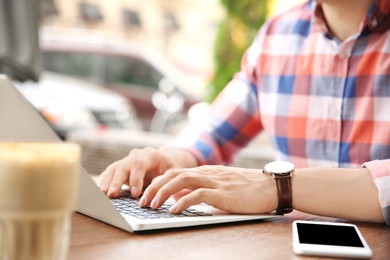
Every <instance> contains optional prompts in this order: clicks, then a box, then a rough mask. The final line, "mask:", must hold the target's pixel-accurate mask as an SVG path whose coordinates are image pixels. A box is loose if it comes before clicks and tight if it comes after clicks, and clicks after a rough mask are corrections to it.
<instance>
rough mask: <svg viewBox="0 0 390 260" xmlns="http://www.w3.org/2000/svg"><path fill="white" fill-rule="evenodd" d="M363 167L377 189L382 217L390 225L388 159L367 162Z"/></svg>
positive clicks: (389, 173)
mask: <svg viewBox="0 0 390 260" xmlns="http://www.w3.org/2000/svg"><path fill="white" fill-rule="evenodd" d="M363 166H364V167H366V168H367V169H368V171H369V172H370V174H371V177H372V179H373V181H374V183H375V185H376V187H377V189H378V196H379V202H380V205H381V207H382V212H383V216H384V218H385V221H386V224H387V225H390V159H387V160H376V161H371V162H367V163H365V164H364V165H363Z"/></svg>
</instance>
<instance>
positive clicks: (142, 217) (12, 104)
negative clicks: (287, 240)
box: [0, 75, 280, 232]
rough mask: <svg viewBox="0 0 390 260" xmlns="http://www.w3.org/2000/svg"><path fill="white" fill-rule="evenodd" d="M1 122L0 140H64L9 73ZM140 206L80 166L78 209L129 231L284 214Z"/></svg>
mask: <svg viewBox="0 0 390 260" xmlns="http://www.w3.org/2000/svg"><path fill="white" fill-rule="evenodd" d="M0 122H1V123H0V141H18V142H22V141H24V142H61V139H60V138H59V137H58V136H57V134H56V133H55V132H54V131H53V130H52V128H51V126H50V125H49V124H48V123H47V122H46V120H45V119H44V118H43V117H42V116H41V115H40V114H39V113H38V112H37V111H36V110H35V108H34V107H33V106H32V105H31V104H30V103H29V102H28V101H27V100H26V99H25V98H24V97H23V95H22V94H21V93H20V92H19V90H18V89H17V88H16V87H15V86H14V84H13V83H12V81H11V80H10V79H9V78H8V77H7V76H5V75H0ZM137 206H138V202H131V201H130V196H129V193H128V192H126V190H123V191H122V192H121V195H120V196H119V197H118V198H115V199H109V198H108V197H107V196H106V195H105V194H104V193H103V192H101V190H100V189H99V188H98V186H97V185H96V183H95V181H94V180H93V179H92V178H91V176H90V175H89V174H88V173H87V172H86V170H85V169H84V168H83V167H82V166H80V181H79V199H78V203H77V207H76V209H75V210H76V211H78V212H79V213H82V214H84V215H87V216H89V217H92V218H94V219H97V220H100V221H102V222H105V223H107V224H110V225H112V226H115V227H117V228H120V229H122V230H125V231H128V232H138V231H145V230H156V229H166V228H180V227H189V226H201V225H208V224H218V223H229V222H240V221H249V220H259V219H266V218H272V217H278V216H280V215H276V214H259V215H240V214H229V213H227V212H224V211H221V210H218V209H216V208H214V207H211V206H209V205H206V204H199V205H195V206H192V207H190V208H189V209H188V210H187V211H185V212H183V214H180V215H171V214H168V213H167V210H168V207H169V205H168V206H163V207H162V208H160V209H157V210H153V209H150V208H146V209H143V208H140V207H139V206H138V207H137ZM130 208H135V211H136V212H138V213H140V214H138V215H137V214H136V213H132V212H130V211H129V209H130ZM145 211H146V212H145ZM160 213H161V214H160Z"/></svg>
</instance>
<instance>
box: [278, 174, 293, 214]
mask: <svg viewBox="0 0 390 260" xmlns="http://www.w3.org/2000/svg"><path fill="white" fill-rule="evenodd" d="M274 179H275V181H276V187H277V190H278V208H277V209H276V213H278V214H285V213H290V212H291V211H292V210H293V207H292V192H291V176H290V175H286V176H280V175H274Z"/></svg>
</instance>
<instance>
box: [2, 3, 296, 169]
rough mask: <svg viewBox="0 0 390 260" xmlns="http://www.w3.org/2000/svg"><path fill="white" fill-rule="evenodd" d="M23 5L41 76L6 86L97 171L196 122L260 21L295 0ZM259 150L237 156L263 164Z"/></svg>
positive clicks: (265, 155)
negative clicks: (31, 18)
mask: <svg viewBox="0 0 390 260" xmlns="http://www.w3.org/2000/svg"><path fill="white" fill-rule="evenodd" d="M33 2H37V3H39V11H38V12H39V15H38V18H39V22H38V26H39V49H40V51H41V54H42V55H41V65H42V67H41V69H42V70H41V73H40V74H39V80H38V81H34V80H22V81H23V82H22V81H20V80H15V84H16V85H17V87H18V89H19V90H20V91H21V93H22V94H23V95H24V96H25V97H26V99H28V100H29V101H30V102H31V103H32V105H33V106H34V107H35V108H36V109H37V111H38V112H39V113H41V114H42V116H43V117H44V118H45V119H46V120H47V122H48V123H49V124H50V125H51V126H52V127H53V129H54V130H55V131H56V132H57V133H58V134H59V136H60V137H61V138H62V139H64V140H70V141H75V142H78V143H80V144H82V145H83V149H84V152H83V153H84V155H83V156H84V159H83V160H84V163H85V164H88V165H89V166H86V168H87V169H88V170H89V171H90V172H93V173H100V171H101V170H102V169H103V170H104V168H105V167H106V166H107V165H108V164H109V163H111V162H112V161H114V160H117V159H119V158H122V157H123V156H125V155H126V154H127V153H128V151H129V150H130V149H132V148H134V147H145V146H151V147H159V146H161V145H162V144H164V143H166V142H168V141H170V140H171V138H173V137H174V136H175V135H177V134H178V133H179V132H180V131H181V130H182V129H183V128H184V127H185V126H187V125H189V124H196V123H197V122H199V121H200V120H202V118H203V115H204V114H205V113H207V109H208V104H209V103H210V102H212V101H213V99H214V98H215V97H216V95H217V94H218V93H219V92H220V91H221V90H222V89H223V87H224V86H225V85H226V83H227V82H228V81H229V80H230V79H231V78H232V76H233V74H234V73H235V72H237V71H238V70H239V68H240V60H241V56H242V54H243V52H244V51H245V49H246V48H247V47H248V46H249V45H250V43H251V42H252V40H253V38H254V37H255V34H256V32H257V30H258V29H259V28H260V26H261V24H262V23H263V22H264V21H265V19H266V18H267V17H269V16H272V15H275V14H277V13H278V12H282V11H284V10H285V9H287V8H289V7H291V6H293V5H295V4H297V3H299V2H302V0H268V1H267V0H256V1H255V0H240V1H236V0H142V1H140V0H115V1H112V0H41V1H35V0H34V1H33ZM0 18H1V17H0ZM0 29H1V28H0ZM259 140H260V143H262V144H265V143H266V139H261V138H259ZM267 149H268V148H267V147H266V148H262V149H257V148H256V149H254V150H255V152H254V153H253V152H248V153H247V155H246V157H248V156H249V157H251V156H252V157H254V158H255V159H256V160H257V161H256V160H254V162H253V163H254V164H256V166H257V167H258V165H259V162H258V158H259V157H262V160H264V161H267V160H272V151H271V150H267ZM259 150H261V151H259ZM244 153H245V151H244ZM259 153H261V154H259ZM98 158H99V159H98ZM102 158H105V159H102ZM99 163H100V165H99ZM237 164H240V165H244V166H248V167H250V166H252V165H251V164H250V163H249V161H248V160H246V161H245V162H244V163H239V160H238V163H237ZM91 167H92V168H93V169H92V168H91Z"/></svg>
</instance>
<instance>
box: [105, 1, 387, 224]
mask: <svg viewBox="0 0 390 260" xmlns="http://www.w3.org/2000/svg"><path fill="white" fill-rule="evenodd" d="M389 104H390V1H388V0H378V1H374V0H318V1H309V2H307V3H304V4H302V5H300V6H297V7H296V8H293V9H291V10H289V11H288V12H286V13H283V14H280V15H278V16H276V17H273V18H271V19H269V20H268V21H267V22H266V24H265V25H264V26H263V27H262V28H261V30H260V31H259V33H258V35H257V37H256V39H255V40H254V42H253V44H252V46H251V47H250V48H249V49H248V51H247V52H246V53H245V55H244V57H243V60H242V69H241V72H240V73H238V74H237V75H236V76H235V77H234V79H233V80H232V81H231V82H230V83H229V84H228V85H227V86H226V88H225V89H224V90H223V92H222V93H221V94H220V95H219V97H218V98H217V99H216V100H215V101H214V103H213V104H212V109H211V113H210V115H209V116H208V117H207V119H206V122H205V124H204V126H203V127H202V129H201V131H199V133H198V134H194V133H193V134H192V135H191V136H186V135H185V134H183V135H182V136H181V137H179V139H178V140H177V142H176V143H174V144H171V145H170V146H165V147H163V148H161V149H160V150H154V149H151V148H145V149H141V150H132V151H131V152H130V154H129V155H128V156H127V157H125V158H124V159H122V160H120V161H117V162H115V163H113V164H112V165H110V166H109V167H108V168H107V169H106V171H105V172H103V173H102V175H101V177H100V179H99V186H100V188H101V189H102V191H103V192H105V193H107V195H108V196H109V197H115V196H116V195H117V194H118V193H119V190H120V188H121V186H122V184H124V183H126V184H128V185H129V186H130V187H131V194H132V196H134V197H137V196H139V195H140V194H141V192H142V189H143V188H146V187H147V188H146V190H145V192H144V194H143V196H142V198H141V201H140V204H141V206H147V205H150V206H152V207H159V206H160V205H161V204H162V203H163V202H164V201H165V200H166V199H167V198H168V197H169V196H171V195H174V196H175V197H176V198H177V199H178V200H177V202H176V204H175V205H174V206H172V208H171V209H170V211H171V213H179V212H181V211H182V210H184V209H185V208H187V207H188V206H190V205H192V204H196V203H200V202H205V203H207V204H210V205H213V206H215V207H217V208H220V209H223V210H226V211H230V212H236V213H263V212H271V211H273V210H275V209H277V210H281V208H280V207H281V206H280V205H281V200H283V194H279V192H280V190H282V189H281V188H280V187H276V185H275V181H274V180H273V179H272V177H270V176H269V175H267V174H263V171H262V170H261V169H242V168H233V167H228V166H221V164H228V163H230V162H231V161H232V160H233V158H234V155H235V154H236V153H237V151H239V149H241V148H242V147H244V146H246V145H247V144H248V142H249V141H250V140H251V139H253V138H254V137H255V136H256V135H257V134H258V133H259V132H260V131H266V132H267V133H268V135H269V137H270V140H271V143H272V144H273V146H274V148H275V150H276V151H277V159H278V160H284V161H290V162H292V163H294V164H295V167H296V169H295V171H294V173H293V174H292V178H291V187H289V192H290V193H285V194H284V195H286V196H287V197H289V196H292V202H291V197H289V199H290V201H289V203H290V204H291V203H292V204H291V205H290V206H291V207H292V208H294V209H297V210H300V211H303V212H308V213H311V214H317V215H324V216H331V217H339V218H346V219H351V220H358V221H370V222H386V223H387V224H390V113H389V111H390V105H389ZM213 164H216V165H219V166H211V165H213ZM199 165H204V166H200V167H197V166H199ZM207 165H208V166H207ZM194 167H195V168H194ZM290 170H291V169H290ZM157 176H159V177H158V178H155V177H157ZM152 180H153V183H151V181H152ZM189 191H191V192H189ZM287 204H288V203H287ZM282 210H283V208H282ZM285 212H288V210H287V211H285Z"/></svg>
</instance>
